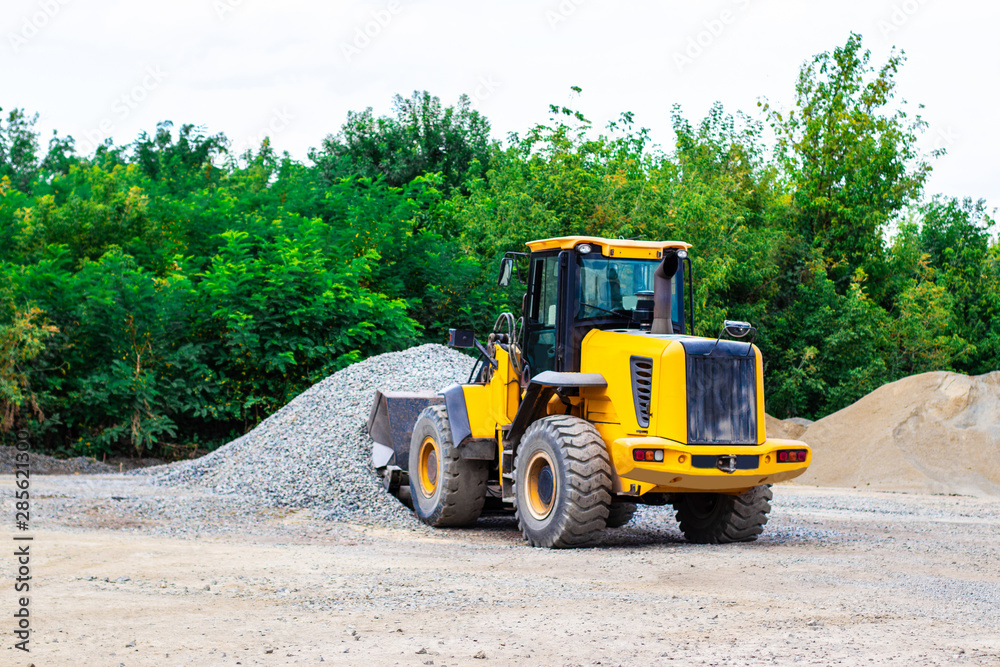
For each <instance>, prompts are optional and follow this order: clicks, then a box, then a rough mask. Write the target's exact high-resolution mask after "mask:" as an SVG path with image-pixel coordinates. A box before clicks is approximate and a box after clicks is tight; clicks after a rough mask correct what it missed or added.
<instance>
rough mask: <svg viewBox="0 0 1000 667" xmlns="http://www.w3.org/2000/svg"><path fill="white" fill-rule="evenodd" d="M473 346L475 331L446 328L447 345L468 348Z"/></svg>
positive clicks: (474, 344)
mask: <svg viewBox="0 0 1000 667" xmlns="http://www.w3.org/2000/svg"><path fill="white" fill-rule="evenodd" d="M475 346H476V334H475V332H473V331H467V330H465V329H448V347H460V348H470V347H475Z"/></svg>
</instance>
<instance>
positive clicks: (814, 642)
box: [0, 475, 1000, 667]
mask: <svg viewBox="0 0 1000 667" xmlns="http://www.w3.org/2000/svg"><path fill="white" fill-rule="evenodd" d="M32 490H33V496H32V497H33V501H34V503H35V507H34V516H35V517H38V519H37V521H36V525H37V530H35V531H33V535H34V538H35V539H34V541H33V542H32V547H31V548H32V574H33V577H34V579H33V588H32V596H31V613H32V629H33V635H32V641H31V648H32V650H31V653H30V654H23V653H22V652H20V651H16V650H14V648H13V643H14V641H13V639H12V638H11V635H10V634H9V633H10V631H12V630H13V629H14V628H13V624H12V612H13V609H14V594H13V576H12V573H13V571H14V567H15V566H14V559H13V557H12V556H11V555H10V554H8V555H7V556H3V557H0V564H2V569H0V572H2V573H3V575H4V581H3V593H2V594H0V605H2V608H0V618H5V619H7V620H6V621H0V624H2V623H6V624H7V626H10V627H2V628H0V630H2V632H3V636H4V641H3V646H2V647H0V664H3V665H29V664H34V665H37V666H38V667H41V666H43V665H63V664H65V665H97V666H102V665H111V666H119V665H128V666H132V665H189V664H190V665H239V664H242V665H284V664H318V663H320V662H324V663H331V664H344V665H395V664H399V665H429V664H433V665H489V664H500V665H522V664H523V665H619V664H620V665H702V664H704V665H770V664H817V665H833V664H840V665H872V664H875V665H882V664H893V665H952V664H956V665H961V664H968V665H998V664H1000V499H998V498H996V497H985V498H974V497H968V496H944V495H942V496H930V495H916V494H896V493H875V492H869V491H863V490H852V489H832V488H816V487H806V486H796V485H783V486H776V487H775V488H774V492H775V494H774V495H775V500H774V502H773V507H774V509H773V511H772V513H771V520H770V522H769V524H768V526H767V527H766V529H765V532H764V535H763V536H762V537H761V539H760V540H759V541H758V542H755V543H749V544H738V545H721V546H701V545H692V544H688V543H686V542H684V541H683V539H682V537H681V535H680V533H679V532H678V531H677V529H676V524H675V522H674V520H673V516H672V514H671V513H670V511H669V510H667V509H665V508H649V509H646V510H644V511H641V512H640V514H639V515H637V517H636V520H635V522H634V524H632V525H630V526H628V527H626V528H622V529H616V530H609V531H608V533H607V536H606V538H605V539H604V541H603V542H602V544H601V545H600V546H599V547H597V548H592V549H581V550H574V551H547V550H541V549H532V548H530V547H528V546H526V544H525V543H524V541H523V539H522V537H521V535H520V534H519V532H518V530H517V527H516V525H515V523H514V521H513V519H510V518H491V519H484V520H481V521H480V523H479V525H478V526H477V527H475V528H472V529H463V530H431V529H428V528H425V527H423V526H420V525H418V524H416V523H414V524H413V525H412V526H410V527H407V526H403V527H394V528H378V527H372V526H362V525H354V524H348V523H342V522H331V521H326V520H322V519H319V518H317V517H315V516H314V515H312V514H310V512H309V511H307V510H282V509H275V508H266V507H263V506H256V505H250V504H245V503H242V502H241V501H239V500H238V499H236V500H234V499H233V498H231V497H230V498H228V499H227V498H225V497H220V496H215V495H213V494H211V493H208V492H206V493H205V494H204V495H198V494H197V493H195V492H192V491H191V490H184V491H181V490H177V489H169V488H162V487H154V486H152V485H150V484H148V482H146V481H145V480H143V479H139V478H134V477H132V478H128V477H122V476H101V477H91V476H76V477H68V476H52V477H35V478H33V479H32ZM12 492H13V477H12V476H11V475H2V476H0V494H2V497H3V498H5V499H7V498H11V496H12V495H13V493H12ZM10 505H11V503H10V502H8V501H6V500H5V502H4V504H3V513H4V514H3V515H4V516H5V517H6V516H9V518H10V520H11V521H13V507H12V506H10ZM185 506H190V507H192V508H196V511H192V512H189V513H188V512H185V511H183V510H182V509H181V510H178V509H177V508H178V507H180V508H183V507H185ZM33 520H34V518H33ZM8 523H9V522H8ZM4 534H5V535H6V537H3V539H4V540H5V541H6V542H7V544H8V545H10V544H13V542H11V534H12V531H9V530H7V531H3V532H2V533H0V536H3V535H4ZM3 551H4V552H7V551H12V549H10V550H8V549H4V550H3ZM476 656H480V657H476Z"/></svg>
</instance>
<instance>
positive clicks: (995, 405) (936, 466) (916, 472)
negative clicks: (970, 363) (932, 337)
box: [767, 371, 1000, 496]
mask: <svg viewBox="0 0 1000 667" xmlns="http://www.w3.org/2000/svg"><path fill="white" fill-rule="evenodd" d="M767 429H768V435H769V436H772V435H773V437H791V438H795V439H798V440H803V441H805V442H806V443H808V444H809V445H810V446H811V447H812V448H813V454H814V457H813V463H812V465H811V466H810V467H809V470H808V471H807V472H806V473H805V474H804V475H802V477H799V478H798V479H796V480H795V481H796V482H797V483H800V484H815V485H817V486H846V487H855V486H856V487H858V488H866V489H869V490H874V491H904V492H913V493H957V494H963V495H976V496H983V495H1000V371H997V372H993V373H988V374H986V375H979V376H976V377H969V376H967V375H960V374H958V373H948V372H944V371H938V372H934V373H924V374H921V375H914V376H911V377H908V378H903V379H902V380H899V381H897V382H893V383H891V384H887V385H885V386H882V387H880V388H878V389H876V390H875V391H873V392H872V393H871V394H869V395H868V396H865V397H864V398H862V399H861V400H859V401H858V402H857V403H855V404H853V405H851V406H849V407H846V408H844V409H843V410H840V411H839V412H835V413H834V414H832V415H829V416H827V417H824V418H823V419H820V420H819V421H817V422H815V423H811V424H802V423H799V424H793V423H789V422H781V421H780V420H774V421H772V420H768V423H767Z"/></svg>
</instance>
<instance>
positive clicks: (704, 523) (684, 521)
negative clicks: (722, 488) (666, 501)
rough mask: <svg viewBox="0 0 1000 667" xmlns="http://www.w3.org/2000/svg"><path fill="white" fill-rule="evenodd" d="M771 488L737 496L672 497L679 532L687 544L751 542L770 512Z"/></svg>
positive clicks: (689, 495) (762, 487) (764, 487)
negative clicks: (679, 527)
mask: <svg viewBox="0 0 1000 667" xmlns="http://www.w3.org/2000/svg"><path fill="white" fill-rule="evenodd" d="M772 497H773V496H772V494H771V487H770V486H766V485H765V486H755V487H754V488H752V489H750V490H749V491H744V492H743V493H741V494H740V495H738V496H734V495H727V494H724V493H683V494H678V495H677V496H675V497H674V509H675V510H677V521H678V522H679V523H680V524H681V532H682V533H684V537H686V538H687V540H688V542H694V543H696V544H726V543H729V542H752V541H754V540H756V539H757V536H758V535H760V534H761V533H762V532H763V531H764V524H766V523H767V513H768V512H770V511H771V504H770V503H769V502H768V501H769V500H771V498H772Z"/></svg>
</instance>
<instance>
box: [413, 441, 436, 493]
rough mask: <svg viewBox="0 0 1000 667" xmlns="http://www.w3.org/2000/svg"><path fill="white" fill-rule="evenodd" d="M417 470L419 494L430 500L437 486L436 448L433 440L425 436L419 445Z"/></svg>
mask: <svg viewBox="0 0 1000 667" xmlns="http://www.w3.org/2000/svg"><path fill="white" fill-rule="evenodd" d="M418 460H419V466H418V467H419V470H418V471H417V478H418V479H419V481H420V492H421V493H423V494H424V497H426V498H430V497H431V496H433V495H434V492H435V491H436V490H437V485H438V461H439V460H440V457H439V455H438V446H437V443H436V442H435V441H434V438H432V437H430V436H427V437H426V438H424V441H423V442H422V443H420V458H419V459H418Z"/></svg>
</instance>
